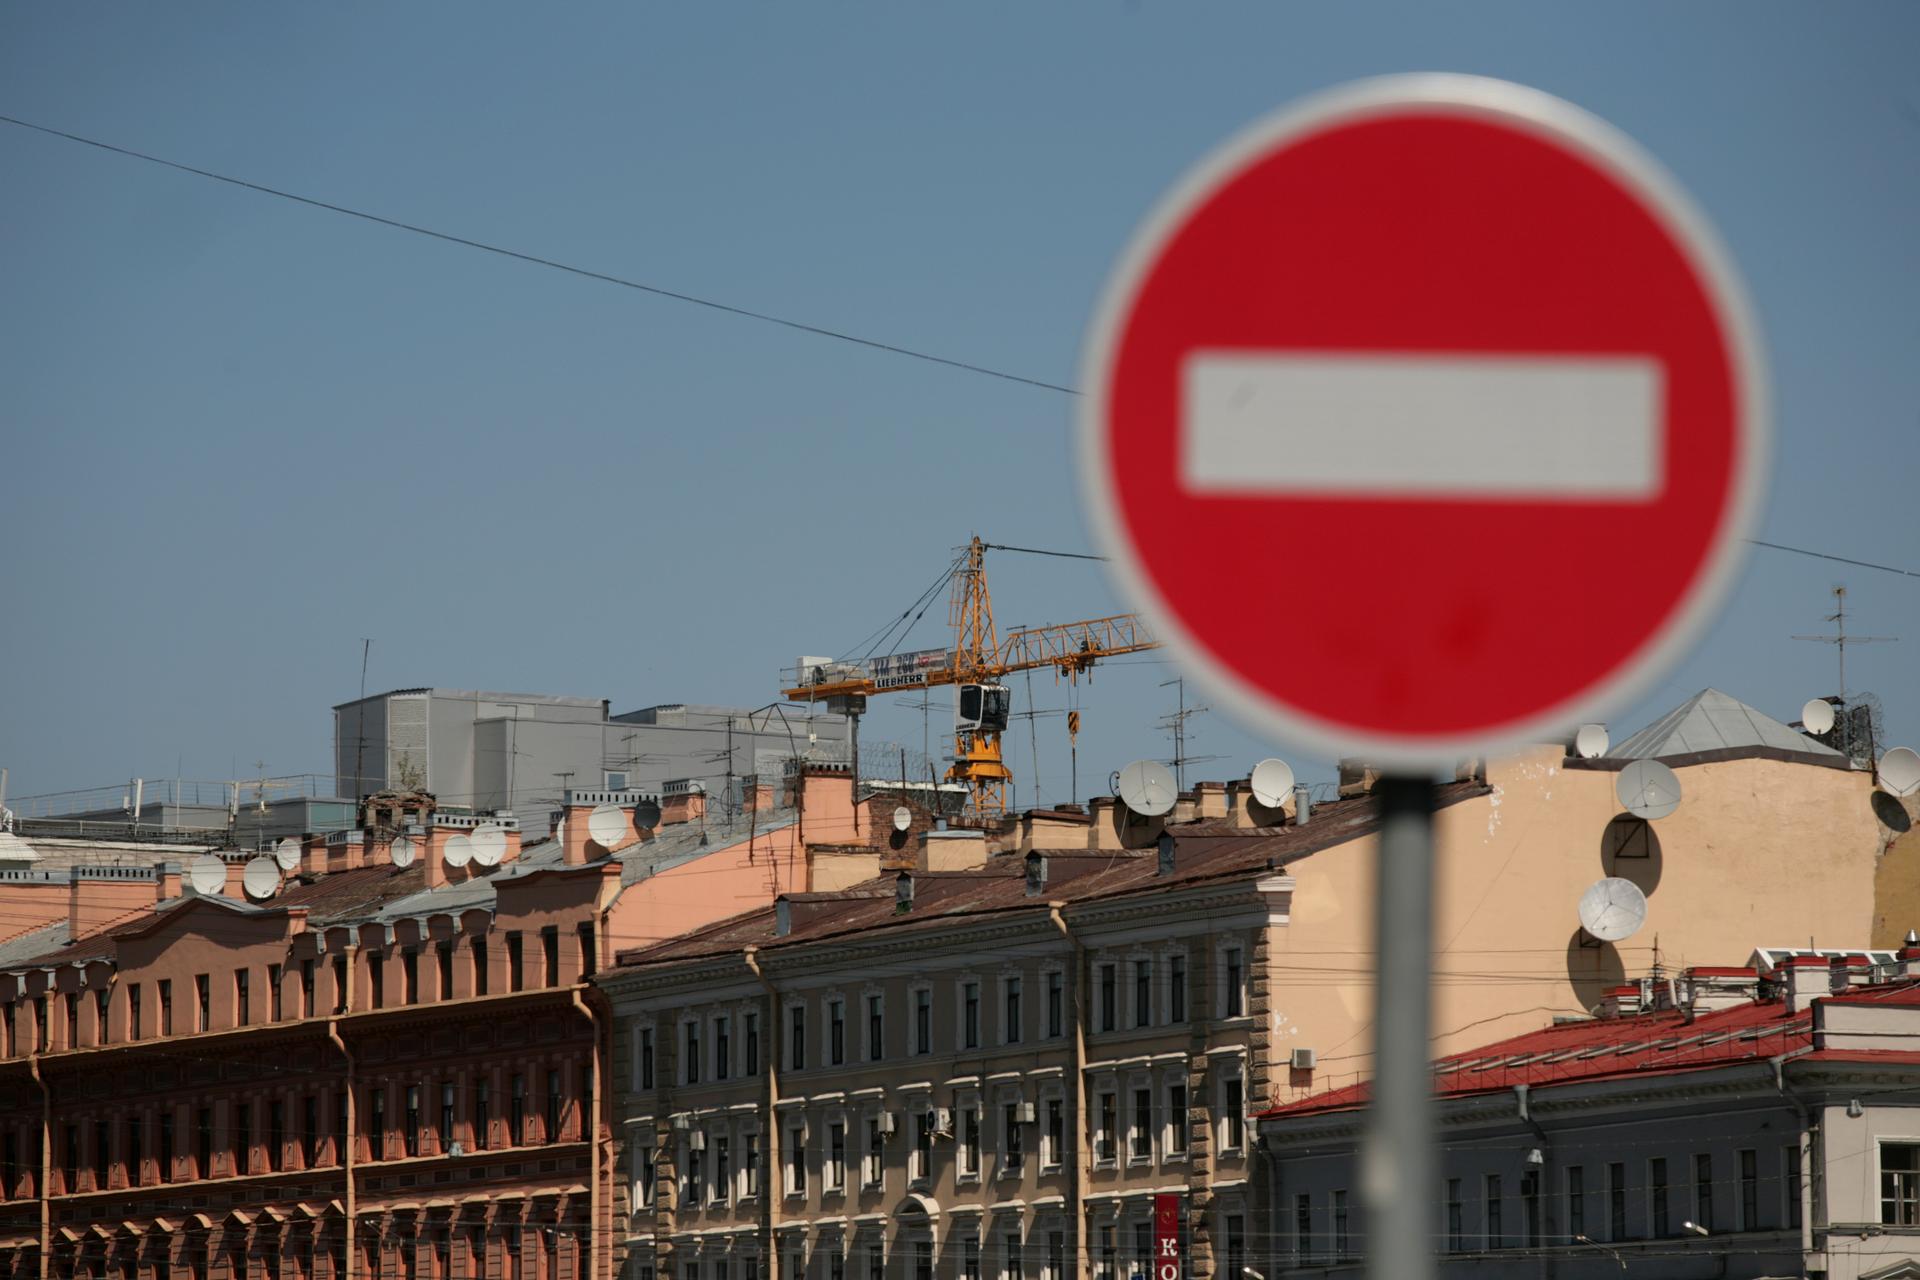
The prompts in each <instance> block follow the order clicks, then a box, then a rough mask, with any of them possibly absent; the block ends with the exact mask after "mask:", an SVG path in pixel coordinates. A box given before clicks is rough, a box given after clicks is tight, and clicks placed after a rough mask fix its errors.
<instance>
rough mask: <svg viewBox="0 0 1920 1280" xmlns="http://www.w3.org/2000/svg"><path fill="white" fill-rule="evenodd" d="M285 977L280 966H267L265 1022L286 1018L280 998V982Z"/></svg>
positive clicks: (284, 972)
mask: <svg viewBox="0 0 1920 1280" xmlns="http://www.w3.org/2000/svg"><path fill="white" fill-rule="evenodd" d="M285 977H286V970H285V969H284V968H283V967H282V966H280V965H277V964H270V965H268V966H267V1020H268V1021H270V1022H279V1021H280V1020H281V1019H282V1018H284V1017H285V1016H286V1014H285V1013H284V1011H283V1008H282V1002H281V998H280V987H281V982H282V979H284V978H285Z"/></svg>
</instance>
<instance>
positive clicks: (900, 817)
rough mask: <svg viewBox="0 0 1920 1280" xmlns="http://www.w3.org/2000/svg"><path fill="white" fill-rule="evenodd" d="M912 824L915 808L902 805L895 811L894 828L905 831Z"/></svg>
mask: <svg viewBox="0 0 1920 1280" xmlns="http://www.w3.org/2000/svg"><path fill="white" fill-rule="evenodd" d="M912 825H913V810H911V809H909V808H907V806H905V805H901V806H900V807H899V808H897V809H895V810H894V811H893V829H894V830H895V831H905V830H906V829H907V828H908V827H910V826H912Z"/></svg>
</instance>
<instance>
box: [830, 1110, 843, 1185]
mask: <svg viewBox="0 0 1920 1280" xmlns="http://www.w3.org/2000/svg"><path fill="white" fill-rule="evenodd" d="M846 1186H847V1126H846V1125H844V1124H842V1123H841V1122H840V1121H838V1120H836V1121H834V1122H833V1123H832V1124H830V1125H828V1126H827V1190H829V1191H844V1190H846Z"/></svg>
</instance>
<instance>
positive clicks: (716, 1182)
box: [712, 1133, 733, 1204]
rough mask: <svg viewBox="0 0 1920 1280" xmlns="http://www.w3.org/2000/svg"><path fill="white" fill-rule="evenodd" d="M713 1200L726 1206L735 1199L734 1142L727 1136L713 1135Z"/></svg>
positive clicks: (722, 1134) (721, 1134)
mask: <svg viewBox="0 0 1920 1280" xmlns="http://www.w3.org/2000/svg"><path fill="white" fill-rule="evenodd" d="M712 1143H713V1198H714V1200H715V1201H716V1202H718V1203H720V1204H725V1203H726V1202H727V1201H728V1200H730V1199H731V1198H732V1197H733V1165H732V1163H731V1160H732V1155H733V1153H732V1151H731V1150H730V1148H731V1147H732V1145H733V1144H732V1142H731V1140H729V1138H728V1137H727V1135H726V1134H724V1133H717V1134H714V1135H713V1138H712Z"/></svg>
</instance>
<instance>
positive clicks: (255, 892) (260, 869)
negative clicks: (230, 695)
mask: <svg viewBox="0 0 1920 1280" xmlns="http://www.w3.org/2000/svg"><path fill="white" fill-rule="evenodd" d="M240 885H241V887H242V888H244V889H245V890H246V891H247V896H248V897H249V898H255V899H259V898H271V897H272V896H273V895H274V894H276V893H278V892H279V891H280V864H279V863H278V862H276V861H274V860H273V859H272V858H269V857H268V856H267V855H266V854H264V853H263V854H261V855H260V856H259V857H257V858H249V859H248V860H247V867H246V870H244V871H242V872H241V873H240Z"/></svg>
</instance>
